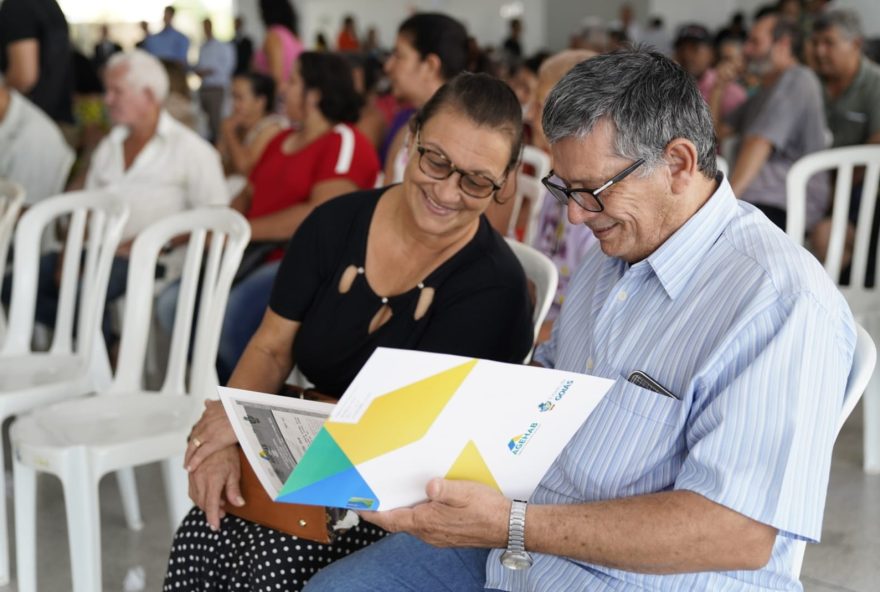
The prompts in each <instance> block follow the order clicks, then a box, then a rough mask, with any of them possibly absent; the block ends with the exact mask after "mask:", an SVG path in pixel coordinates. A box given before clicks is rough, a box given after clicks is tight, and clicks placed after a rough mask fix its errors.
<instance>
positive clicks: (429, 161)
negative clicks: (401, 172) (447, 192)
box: [419, 149, 452, 180]
mask: <svg viewBox="0 0 880 592" xmlns="http://www.w3.org/2000/svg"><path fill="white" fill-rule="evenodd" d="M423 150H424V151H423V152H422V154H421V156H420V157H419V168H421V169H422V172H423V173H425V174H426V175H428V176H429V177H431V178H433V179H438V180H439V179H446V178H447V177H449V175H450V174H452V165H451V164H450V163H449V161H448V160H446V159H445V158H443V155H442V154H438V153H436V152H434V151H432V150H427V149H423Z"/></svg>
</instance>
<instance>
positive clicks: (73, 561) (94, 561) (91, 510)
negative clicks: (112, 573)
mask: <svg viewBox="0 0 880 592" xmlns="http://www.w3.org/2000/svg"><path fill="white" fill-rule="evenodd" d="M70 460H71V462H70V463H69V464H68V465H67V466H66V467H65V470H64V474H63V475H62V477H61V481H62V483H63V485H64V506H65V509H66V510H67V538H68V541H69V544H70V567H71V571H72V572H73V592H94V591H95V590H101V512H100V505H99V501H98V478H97V477H96V476H94V475H93V474H92V470H91V467H90V466H89V462H88V456H87V453H86V451H85V450H83V451H76V452H74V453H73V454H71V457H70Z"/></svg>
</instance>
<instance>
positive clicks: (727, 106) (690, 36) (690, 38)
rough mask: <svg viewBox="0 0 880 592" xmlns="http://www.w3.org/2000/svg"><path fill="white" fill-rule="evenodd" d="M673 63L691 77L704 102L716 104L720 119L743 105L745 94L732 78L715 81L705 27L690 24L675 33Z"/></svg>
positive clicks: (710, 44)
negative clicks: (676, 35) (718, 106)
mask: <svg viewBox="0 0 880 592" xmlns="http://www.w3.org/2000/svg"><path fill="white" fill-rule="evenodd" d="M675 61H676V62H678V63H679V64H680V65H681V67H682V68H684V69H685V70H686V71H687V73H688V74H690V75H691V76H693V77H694V80H696V81H697V88H699V89H700V94H701V95H703V98H704V99H706V102H707V103H711V102H712V101H713V100H715V101H720V109H721V116H722V117H726V116H727V115H729V114H730V113H732V112H733V111H735V110H736V109H737V107H739V106H740V105H742V104H743V103H744V102H745V100H746V91H745V89H744V88H743V87H742V86H740V84H739V83H738V82H737V81H736V79H735V78H731V79H727V78H723V77H722V78H719V77H718V73H717V72H716V71H715V68H713V67H712V63H713V62H714V61H715V49H714V46H713V43H712V35H711V34H709V30H708V29H706V27H704V26H702V25H697V24H692V25H685V26H683V27H682V28H680V29H679V30H678V37H676V39H675ZM719 61H720V60H719ZM725 67H727V66H725ZM730 67H735V66H733V65H731V66H730Z"/></svg>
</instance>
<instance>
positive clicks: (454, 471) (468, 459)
mask: <svg viewBox="0 0 880 592" xmlns="http://www.w3.org/2000/svg"><path fill="white" fill-rule="evenodd" d="M446 478H447V479H459V480H464V481H476V482H477V483H482V484H483V485H488V486H489V487H491V488H492V489H497V490H498V491H501V488H500V487H499V486H498V483H497V482H496V481H495V477H493V476H492V471H490V470H489V466H488V465H487V464H486V461H485V460H483V455H482V454H480V451H479V450H478V449H477V445H476V443H474V441H473V440H468V443H467V444H465V447H464V449H463V450H462V451H461V454H459V455H458V458H457V459H455V462H454V463H452V467H451V468H450V469H449V472H448V473H446Z"/></svg>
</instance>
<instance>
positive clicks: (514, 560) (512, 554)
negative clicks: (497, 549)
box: [501, 551, 532, 570]
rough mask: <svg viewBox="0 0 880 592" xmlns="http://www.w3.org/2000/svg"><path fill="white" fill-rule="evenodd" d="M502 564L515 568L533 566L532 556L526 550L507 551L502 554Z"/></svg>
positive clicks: (508, 567)
mask: <svg viewBox="0 0 880 592" xmlns="http://www.w3.org/2000/svg"><path fill="white" fill-rule="evenodd" d="M501 565H503V566H504V567H506V568H507V569H513V570H520V569H528V568H529V567H531V566H532V556H531V555H529V553H528V552H526V551H505V552H504V553H502V554H501Z"/></svg>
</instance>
